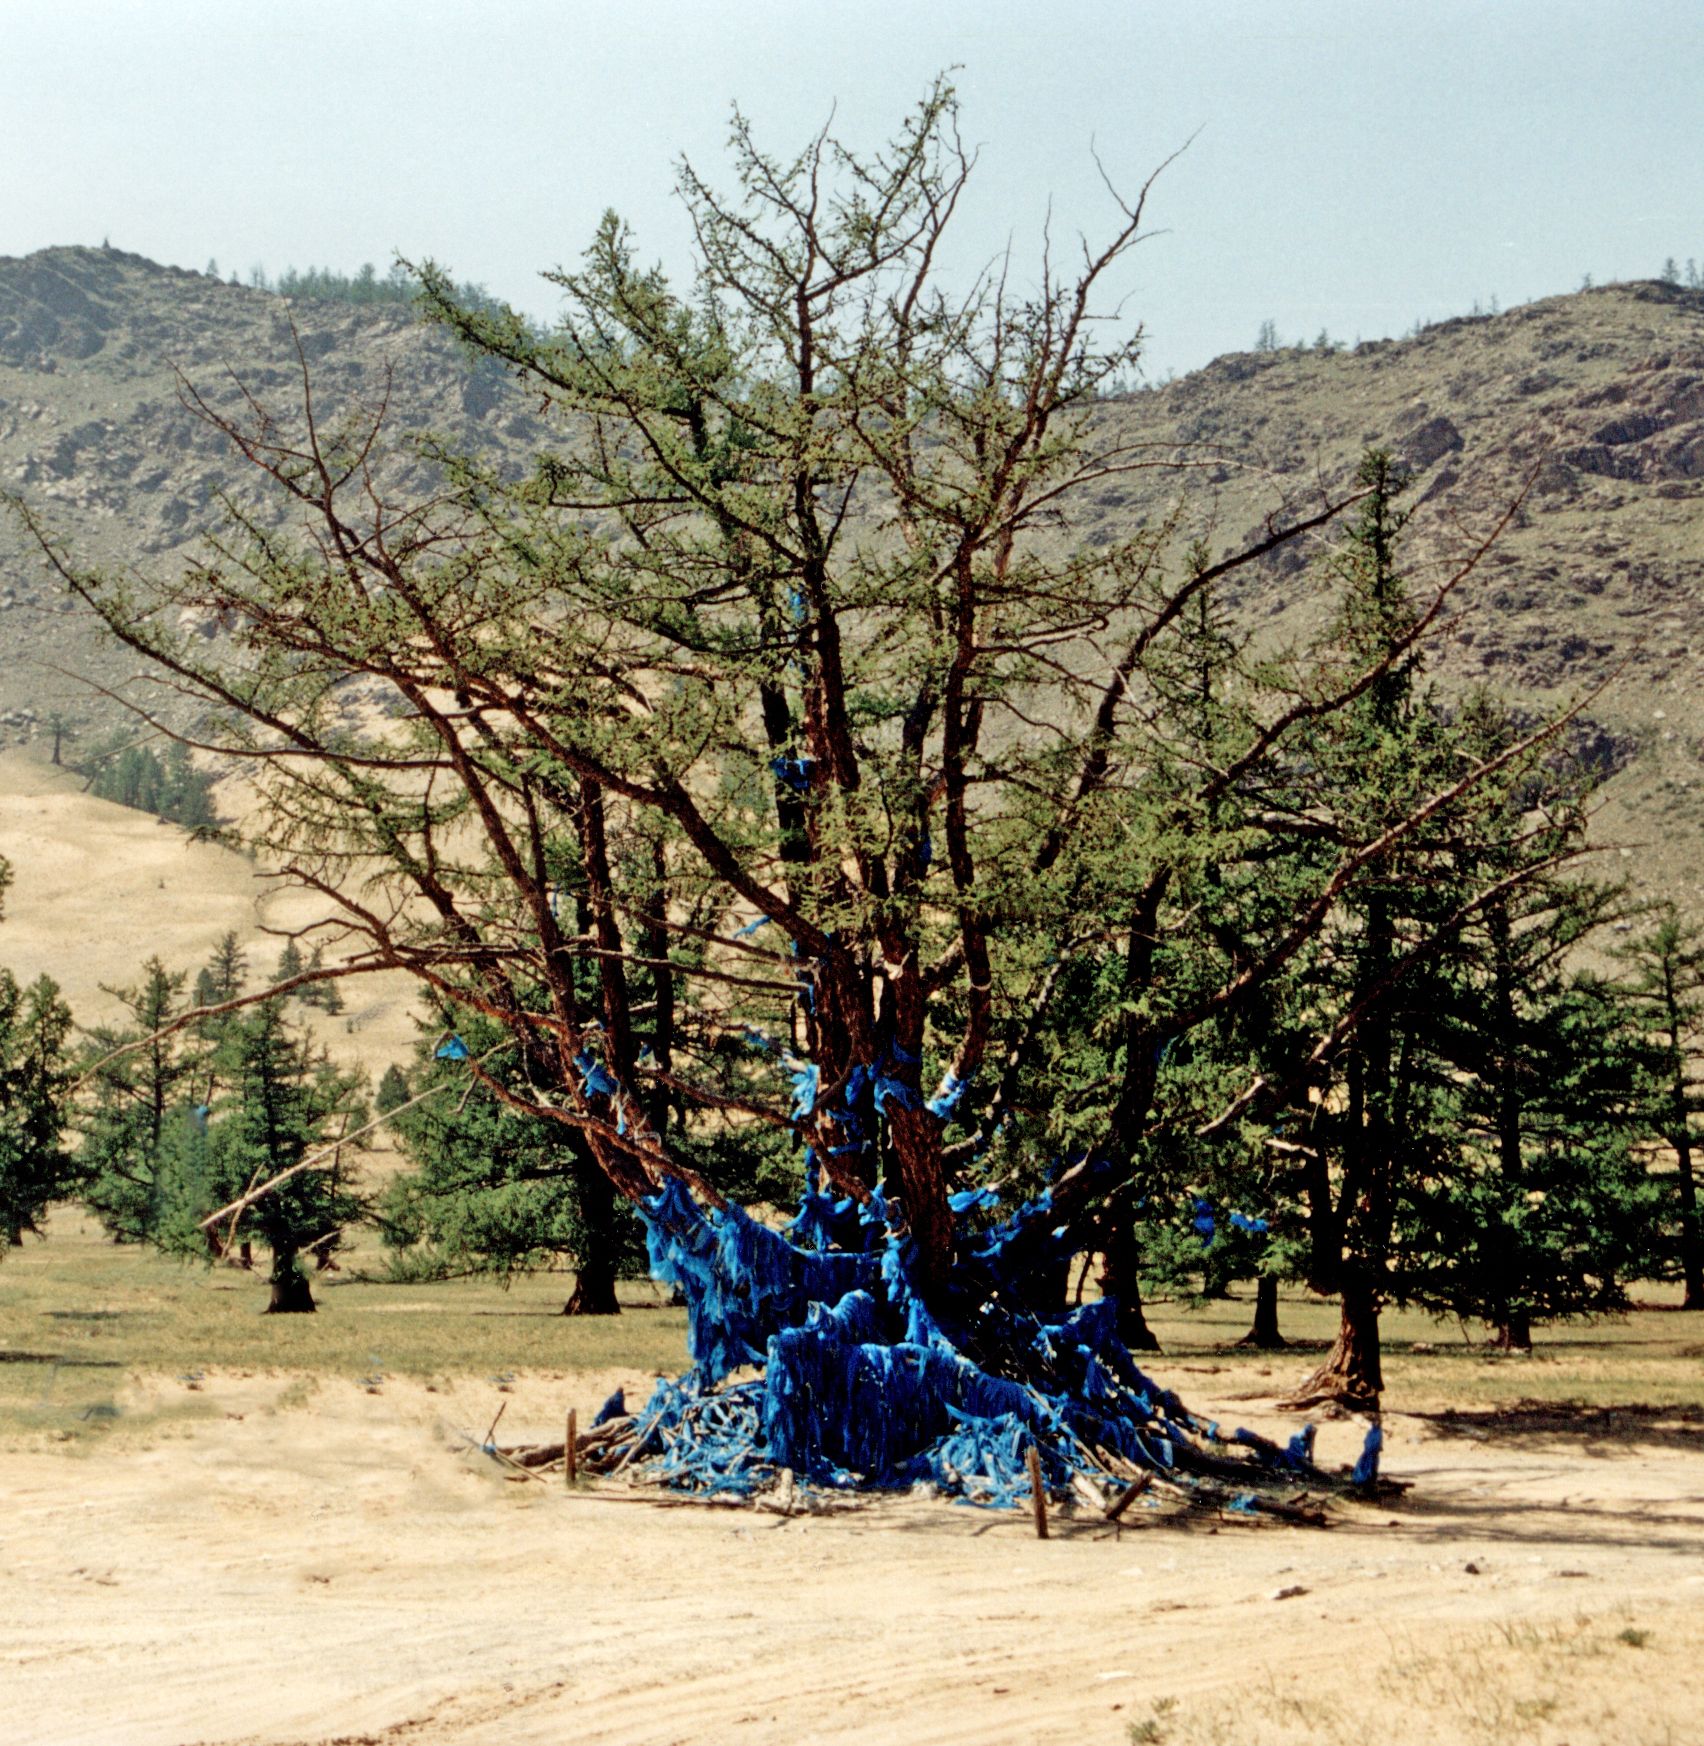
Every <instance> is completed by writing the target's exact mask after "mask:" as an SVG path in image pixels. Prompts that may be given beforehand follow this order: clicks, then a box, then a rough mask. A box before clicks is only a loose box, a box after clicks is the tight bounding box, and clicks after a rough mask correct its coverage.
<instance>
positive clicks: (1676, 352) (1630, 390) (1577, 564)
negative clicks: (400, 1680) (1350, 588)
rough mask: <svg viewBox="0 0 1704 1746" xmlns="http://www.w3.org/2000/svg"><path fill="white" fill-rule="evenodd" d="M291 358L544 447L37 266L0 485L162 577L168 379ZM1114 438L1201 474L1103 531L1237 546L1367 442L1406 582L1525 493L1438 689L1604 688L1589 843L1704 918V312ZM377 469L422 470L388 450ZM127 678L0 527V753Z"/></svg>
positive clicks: (388, 352) (258, 316)
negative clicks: (1406, 476)
mask: <svg viewBox="0 0 1704 1746" xmlns="http://www.w3.org/2000/svg"><path fill="white" fill-rule="evenodd" d="M292 324H294V330H295V332H294V336H293V334H292ZM298 339H299V343H300V347H301V352H302V355H303V357H305V359H306V361H307V364H308V366H309V368H310V370H311V373H312V378H313V382H314V388H315V393H316V396H317V398H318V400H319V402H320V403H321V404H322V405H328V406H331V405H336V404H338V403H340V402H349V401H368V402H372V401H376V400H377V399H378V398H379V397H380V396H381V395H382V394H384V393H386V392H387V391H388V393H389V395H390V405H391V412H390V427H391V429H392V430H393V431H395V432H396V433H397V434H398V436H399V438H400V437H401V436H402V435H403V434H404V433H407V432H408V431H410V430H416V429H424V428H427V427H430V428H433V429H435V430H438V431H440V432H443V433H445V434H446V435H448V436H449V437H450V438H451V439H452V440H455V441H458V442H465V443H468V444H471V445H474V446H479V447H483V448H486V449H488V450H493V451H496V452H497V453H499V454H501V455H503V456H505V457H507V458H510V459H514V460H517V461H518V460H519V458H520V457H522V456H524V455H525V454H526V453H527V452H528V451H529V450H530V449H531V447H532V446H533V445H534V444H535V442H536V441H537V440H538V438H539V436H540V434H541V433H540V430H539V427H538V426H537V425H536V423H535V421H534V419H533V417H532V416H531V407H530V404H529V403H527V402H525V401H523V400H520V399H517V397H516V396H515V395H514V393H513V392H512V391H511V389H510V388H509V387H508V385H507V384H506V383H505V382H504V380H503V379H502V377H501V376H500V375H498V374H496V373H494V372H489V371H485V370H477V369H470V367H469V365H468V364H467V362H466V361H465V360H464V359H463V358H462V357H461V356H460V355H459V354H458V353H457V352H456V350H455V349H454V347H453V346H452V345H451V344H450V343H449V342H447V341H446V340H445V339H444V338H443V337H442V336H440V335H437V334H434V333H432V332H430V331H428V330H426V329H424V328H422V327H420V326H419V325H418V324H416V323H415V322H414V321H412V320H411V318H410V317H409V316H408V314H407V312H406V311H403V310H399V309H395V308H379V309H372V308H354V307H348V306H343V305H338V304H330V303H321V302H315V303H300V304H295V305H291V304H289V303H287V302H285V301H284V300H283V299H280V298H279V297H277V296H275V295H273V294H271V293H268V292H262V291H255V290H248V289H244V288H241V287H237V286H233V285H226V284H222V283H220V282H218V281H217V280H213V279H208V278H205V277H203V276H201V275H199V274H195V273H185V272H180V271H177V270H174V269H169V268H163V267H158V266H155V265H154V264H152V263H151V262H148V261H146V260H143V259H141V258H140V257H137V256H134V255H126V254H121V253H117V252H115V251H108V250H95V249H51V250H46V251H44V252H42V253H40V254H36V255H32V256H29V257H28V258H26V259H23V260H0V485H4V486H5V487H7V488H9V489H15V490H20V491H22V492H23V493H24V494H25V495H26V496H27V497H28V498H29V499H30V500H31V501H32V502H34V503H35V504H36V505H37V506H38V507H39V508H40V509H41V510H42V511H43V512H44V514H46V515H47V516H48V517H49V518H50V520H51V521H52V522H53V524H54V525H55V526H56V527H57V528H58V529H59V530H60V531H61V533H62V534H63V536H64V538H65V540H66V542H67V543H68V544H69V545H71V546H72V547H74V548H75V549H76V550H77V551H78V552H80V553H83V554H88V555H91V556H93V557H96V558H98V559H100V560H101V561H103V562H106V563H110V564H113V565H124V564H131V563H135V564H141V565H143V566H145V567H147V568H149V569H158V568H161V567H164V568H166V569H167V570H169V569H170V567H171V566H173V564H174V563H176V562H178V561H179V560H180V558H181V557H182V556H183V555H184V554H185V553H186V552H187V550H188V549H189V548H191V547H192V546H193V544H194V542H195V541H196V540H197V539H198V537H199V535H200V532H201V530H202V529H203V527H205V526H206V525H208V524H209V523H210V522H212V521H213V520H215V519H216V516H217V512H218V503H217V499H218V496H219V494H220V492H221V491H226V490H230V489H232V488H234V487H235V488H238V489H241V488H242V479H241V469H240V467H239V466H238V465H237V464H235V463H234V462H233V460H232V457H231V455H230V453H229V451H228V449H227V448H226V447H225V445H224V444H223V443H222V442H221V440H220V439H219V438H218V437H217V436H216V435H215V434H214V433H212V432H210V431H209V430H208V429H207V428H206V427H205V425H204V424H202V423H201V422H200V421H198V420H197V419H196V418H195V417H194V416H192V415H191V414H190V413H189V412H188V411H186V410H185V408H184V406H183V405H182V402H181V399H180V377H181V378H182V379H183V380H186V381H188V382H190V383H193V384H194V385H195V387H196V388H197V389H198V390H199V391H201V392H203V393H204V394H206V395H207V396H208V397H209V398H210V399H212V400H214V401H215V402H218V403H226V404H228V403H230V402H231V401H232V400H233V399H234V397H235V395H236V392H237V389H236V382H237V381H238V380H239V379H240V381H241V383H242V385H243V387H245V388H246V389H248V390H249V391H251V392H253V393H255V394H256V395H257V396H259V397H260V398H261V399H263V400H268V401H271V402H274V403H276V404H278V405H280V406H283V407H285V408H287V409H288V408H291V407H293V406H295V405H296V404H298V403H299V398H300V363H299V360H298V357H297V353H296V345H297V341H298ZM1102 416H1104V418H1105V419H1106V420H1107V423H1108V429H1109V434H1111V433H1116V434H1117V435H1118V436H1119V437H1120V438H1122V439H1125V440H1129V441H1132V442H1142V443H1146V444H1150V445H1153V447H1152V450H1151V452H1152V453H1154V454H1155V455H1156V456H1173V457H1176V458H1180V459H1184V460H1187V461H1189V462H1190V463H1191V467H1190V468H1189V470H1188V471H1186V472H1184V473H1181V474H1180V473H1176V472H1172V471H1169V470H1158V469H1156V470H1153V471H1145V472H1141V473H1138V474H1135V475H1133V476H1132V478H1131V479H1130V480H1129V481H1128V482H1126V483H1119V484H1115V485H1109V486H1107V487H1105V488H1104V489H1103V491H1102V494H1101V497H1100V499H1099V501H1098V502H1097V504H1096V506H1095V513H1096V515H1097V517H1098V525H1097V529H1096V531H1097V532H1098V533H1099V534H1100V535H1102V536H1104V537H1108V538H1110V537H1112V536H1113V535H1114V534H1115V533H1117V532H1119V531H1121V530H1123V529H1124V528H1126V527H1128V526H1129V525H1131V524H1132V522H1133V521H1134V520H1135V519H1137V518H1140V517H1146V516H1152V515H1154V514H1156V513H1160V512H1162V511H1163V510H1164V509H1165V508H1166V507H1167V506H1168V505H1169V504H1170V503H1172V502H1173V501H1174V500H1175V499H1176V498H1177V497H1178V495H1179V493H1180V492H1187V496H1188V508H1187V509H1186V511H1185V519H1186V523H1188V524H1192V525H1201V524H1206V525H1208V526H1210V527H1211V528H1212V529H1213V530H1214V532H1215V536H1216V538H1217V539H1219V540H1225V539H1229V538H1231V537H1234V536H1236V535H1238V534H1240V533H1243V532H1246V531H1248V530H1250V529H1252V528H1255V527H1258V526H1259V525H1260V523H1261V522H1262V520H1263V518H1264V517H1265V516H1266V515H1267V514H1268V513H1269V512H1270V511H1271V510H1272V508H1273V507H1274V506H1275V505H1276V504H1277V503H1279V502H1280V501H1282V500H1283V498H1284V497H1285V496H1287V495H1289V496H1294V495H1296V494H1298V493H1301V492H1305V491H1306V490H1307V489H1309V488H1310V487H1311V486H1313V485H1315V484H1316V483H1318V482H1320V481H1325V482H1331V481H1340V480H1341V479H1342V478H1344V477H1345V476H1346V475H1347V474H1348V472H1349V471H1350V470H1351V469H1352V467H1353V466H1354V463H1355V460H1356V458H1357V456H1358V454H1359V453H1360V451H1361V450H1362V449H1363V447H1364V446H1366V445H1368V444H1372V443H1382V444H1387V445H1389V446H1391V447H1393V448H1395V449H1397V450H1398V451H1399V452H1401V453H1402V454H1403V455H1405V456H1406V457H1407V459H1408V461H1409V462H1410V464H1411V465H1412V467H1413V468H1414V470H1415V471H1416V473H1417V475H1418V490H1417V493H1416V496H1417V498H1418V499H1419V509H1418V513H1417V516H1416V521H1415V524H1414V525H1415V533H1416V543H1415V547H1414V551H1415V554H1416V557H1417V559H1418V567H1419V568H1420V569H1421V571H1422V573H1424V572H1425V571H1426V569H1427V568H1428V567H1429V566H1435V565H1438V564H1442V563H1445V562H1447V561H1448V560H1449V558H1450V556H1451V555H1452V553H1455V552H1458V551H1459V550H1461V549H1462V548H1463V546H1464V544H1467V543H1471V542H1472V541H1473V540H1474V539H1475V538H1477V537H1478V535H1479V534H1480V533H1481V532H1482V531H1483V530H1485V529H1486V528H1488V527H1489V526H1490V525H1491V524H1493V523H1494V522H1495V521H1496V520H1497V519H1498V517H1499V516H1500V515H1501V514H1502V513H1503V512H1504V511H1505V510H1506V509H1507V507H1508V505H1509V504H1510V503H1511V502H1513V501H1514V500H1515V499H1516V498H1517V497H1520V496H1521V494H1522V493H1523V492H1524V493H1525V495H1524V498H1523V499H1522V501H1521V505H1520V508H1519V509H1518V511H1517V513H1516V515H1515V517H1514V519H1513V522H1512V524H1511V525H1510V526H1509V528H1508V529H1507V531H1506V532H1505V534H1504V535H1503V537H1502V538H1501V539H1500V540H1499V541H1498V543H1497V545H1496V547H1495V548H1494V550H1493V551H1492V552H1491V554H1490V555H1489V556H1488V558H1487V559H1486V561H1485V563H1484V565H1483V566H1482V568H1481V570H1480V572H1479V574H1478V575H1477V577H1476V578H1475V579H1474V581H1473V583H1472V584H1471V586H1470V587H1469V588H1468V589H1467V590H1465V591H1464V594H1463V596H1462V599H1461V605H1460V610H1458V611H1457V612H1456V613H1455V614H1454V616H1453V617H1452V619H1451V621H1450V623H1449V625H1448V627H1447V629H1446V632H1445V635H1444V638H1443V640H1442V642H1441V644H1440V646H1439V650H1438V653H1437V656H1436V660H1435V668H1436V670H1437V672H1438V674H1439V677H1440V680H1441V681H1442V682H1443V683H1445V684H1449V685H1455V686H1460V685H1468V684H1475V683H1481V682H1484V683H1490V684H1492V685H1494V686H1496V687H1497V688H1499V689H1500V690H1502V691H1504V692H1505V693H1507V694H1509V695H1511V696H1514V697H1516V698H1519V699H1521V700H1523V701H1524V702H1526V703H1527V704H1529V705H1530V706H1531V707H1532V708H1533V709H1534V710H1537V709H1542V708H1545V707H1550V706H1553V705H1554V704H1556V703H1557V702H1559V701H1561V700H1563V699H1569V700H1572V699H1574V698H1576V697H1578V696H1579V695H1581V694H1582V693H1586V692H1596V691H1597V690H1598V688H1599V687H1602V690H1601V694H1599V695H1596V696H1594V698H1593V700H1592V702H1591V704H1590V706H1589V709H1590V714H1591V716H1592V718H1593V720H1594V721H1595V722H1596V723H1598V724H1599V725H1600V727H1601V740H1602V745H1603V748H1604V754H1605V757H1606V760H1608V761H1610V762H1613V763H1615V764H1616V765H1618V766H1619V765H1623V764H1624V765H1625V766H1626V767H1625V769H1623V770H1622V773H1621V774H1620V775H1618V776H1617V777H1616V779H1615V781H1614V782H1613V783H1612V784H1611V786H1610V789H1609V793H1608V798H1607V800H1606V805H1605V810H1604V826H1605V829H1606V831H1608V832H1612V833H1613V834H1614V835H1615V837H1616V838H1617V840H1618V842H1619V844H1620V845H1621V852H1622V854H1623V856H1624V858H1625V860H1626V861H1627V862H1628V864H1629V870H1630V871H1632V872H1633V873H1634V874H1635V875H1636V876H1638V877H1640V878H1641V880H1642V882H1645V883H1648V884H1651V885H1654V886H1660V887H1663V888H1666V889H1669V890H1671V891H1673V892H1674V893H1675V894H1676V895H1678V896H1682V897H1683V898H1685V899H1687V900H1688V901H1689V902H1690V903H1691V904H1692V905H1693V906H1695V907H1698V908H1699V909H1701V910H1704V883H1701V876H1700V875H1699V874H1698V873H1697V872H1696V871H1695V863H1696V861H1697V859H1698V857H1697V855H1696V853H1695V849H1696V848H1697V847H1698V846H1699V838H1700V835H1701V833H1704V767H1701V765H1700V761H1699V760H1700V755H1701V753H1704V688H1701V687H1699V686H1698V685H1697V684H1696V683H1695V676H1696V675H1697V673H1698V671H1699V660H1700V653H1704V294H1701V293H1698V292H1693V291H1687V290H1682V289H1680V288H1678V287H1674V286H1669V285H1663V284H1656V283H1633V284H1625V285H1616V286H1607V287H1604V288H1602V289H1599V290H1593V291H1585V292H1580V293H1577V294H1575V295H1572V296H1567V297H1558V298H1552V299H1548V300H1545V301H1543V302H1539V303H1534V304H1530V305H1527V306H1525V307H1523V308H1519V309H1515V310H1511V311H1509V312H1508V313H1506V314H1501V315H1496V316H1491V317H1485V318H1472V319H1464V320H1459V321H1452V322H1445V323H1442V324H1440V325H1438V326H1435V327H1433V328H1430V329H1428V330H1427V331H1426V332H1424V333H1422V334H1421V335H1419V336H1418V337H1415V338H1412V339H1408V340H1403V341H1378V342H1372V343H1369V344H1365V345H1361V346H1358V347H1356V348H1354V349H1353V350H1345V351H1337V352H1318V351H1300V350H1287V351H1282V350H1281V351H1276V352H1267V353H1242V354H1236V355H1232V356H1228V357H1224V358H1221V359H1218V360H1217V361H1216V362H1214V363H1213V364H1210V365H1209V366H1208V367H1207V368H1205V369H1203V370H1200V371H1197V372H1196V373H1194V374H1193V375H1190V376H1187V377H1184V378H1182V379H1181V380H1178V381H1175V382H1172V383H1170V384H1167V385H1166V386H1164V387H1157V388H1152V389H1148V390H1144V391H1142V392H1139V393H1136V394H1133V395H1130V396H1127V397H1124V398H1121V399H1117V400H1113V401H1109V402H1108V403H1107V404H1106V406H1105V409H1104V413H1103V415H1102ZM390 465H391V467H392V469H393V472H394V473H395V474H397V475H402V474H405V473H406V471H407V469H408V468H409V467H410V466H411V465H412V463H411V462H410V461H409V459H408V457H407V454H406V451H405V448H404V447H403V446H402V445H401V444H400V443H399V444H398V446H397V448H396V451H395V452H394V454H393V458H392V461H391V463H390ZM1240 599H1241V605H1242V608H1243V610H1244V611H1245V612H1247V613H1248V614H1250V615H1251V616H1252V617H1253V618H1254V619H1255V620H1256V621H1257V622H1259V623H1261V624H1263V625H1264V624H1270V626H1271V628H1272V629H1273V631H1274V632H1275V633H1277V632H1285V631H1290V630H1299V629H1301V628H1303V627H1304V626H1305V624H1306V623H1307V622H1308V620H1309V618H1310V616H1311V615H1313V614H1316V613H1317V612H1318V611H1319V608H1320V601H1319V597H1318V595H1317V592H1316V591H1315V588H1314V586H1313V584H1312V582H1311V581H1310V578H1309V575H1308V571H1307V568H1306V561H1305V555H1304V554H1303V553H1301V552H1295V553H1291V554H1288V555H1286V557H1285V558H1284V559H1283V561H1282V562H1280V563H1275V564H1273V565H1271V566H1269V567H1268V568H1267V569H1266V570H1265V571H1263V572H1262V573H1261V574H1259V575H1257V576H1251V577H1249V578H1248V580H1247V581H1246V582H1245V583H1244V584H1243V585H1242V588H1241V592H1240ZM128 666H129V663H128V662H127V661H126V660H124V659H122V658H121V657H120V656H118V655H117V654H116V653H115V652H114V651H112V650H110V649H106V648H103V647H101V646H100V644H99V643H98V641H97V640H96V639H95V638H94V637H93V636H92V635H91V634H90V631H89V629H88V627H87V626H86V625H85V624H84V623H83V621H82V619H81V617H80V616H79V615H78V614H77V613H75V612H73V611H72V609H71V608H70V607H69V605H68V604H67V603H66V602H64V601H63V600H61V599H60V598H58V596H57V594H56V593H55V591H54V589H53V588H52V587H51V586H50V585H49V584H48V583H47V581H46V580H45V579H44V578H43V576H42V574H41V571H40V566H39V564H38V563H37V562H36V561H35V560H34V559H33V558H32V557H31V556H30V555H29V554H28V553H27V552H26V551H25V550H24V549H23V548H22V546H21V545H20V544H19V543H18V541H17V540H16V538H15V537H14V536H13V535H12V534H11V533H10V531H9V530H0V743H3V742H14V743H15V742H17V741H20V740H24V741H27V740H29V739H31V738H37V739H39V738H40V735H41V725H40V724H41V722H42V721H43V720H44V719H45V716H46V714H47V712H48V711H49V710H51V709H55V708H59V709H67V708H69V709H71V710H72V711H80V712H82V713H85V714H87V713H90V712H91V711H92V710H93V708H94V706H93V705H91V704H89V703H88V701H87V699H86V697H84V698H83V699H79V698H78V697H77V693H76V688H75V686H74V685H73V684H72V682H71V681H70V680H68V679H66V678H64V677H62V676H61V674H60V672H59V671H58V670H59V669H64V668H70V669H75V670H76V671H78V672H81V673H85V674H89V675H92V676H94V677H96V678H98V679H100V680H102V681H103V682H106V683H109V684H110V683H114V682H118V681H122V680H123V679H124V678H125V677H126V676H127V668H128Z"/></svg>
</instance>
